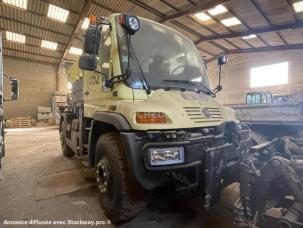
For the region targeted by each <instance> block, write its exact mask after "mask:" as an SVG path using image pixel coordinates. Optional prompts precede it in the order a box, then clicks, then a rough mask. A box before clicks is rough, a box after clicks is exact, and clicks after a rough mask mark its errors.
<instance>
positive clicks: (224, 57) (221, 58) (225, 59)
mask: <svg viewBox="0 0 303 228" xmlns="http://www.w3.org/2000/svg"><path fill="white" fill-rule="evenodd" d="M227 62H228V57H227V55H226V54H222V55H220V56H219V57H218V65H219V66H222V65H224V64H226V63H227Z"/></svg>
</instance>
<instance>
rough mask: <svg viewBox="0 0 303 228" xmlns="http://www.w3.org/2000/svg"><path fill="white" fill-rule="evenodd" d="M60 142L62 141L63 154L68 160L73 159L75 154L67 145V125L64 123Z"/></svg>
mask: <svg viewBox="0 0 303 228" xmlns="http://www.w3.org/2000/svg"><path fill="white" fill-rule="evenodd" d="M60 129H61V130H60V141H61V149H62V153H63V155H64V156H65V157H67V158H72V157H73V156H74V155H75V153H74V151H73V150H72V149H71V148H70V147H69V146H68V145H67V144H66V141H65V138H66V124H65V123H64V122H63V123H62V124H61V128H60Z"/></svg>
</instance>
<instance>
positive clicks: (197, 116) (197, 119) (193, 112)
mask: <svg viewBox="0 0 303 228" xmlns="http://www.w3.org/2000/svg"><path fill="white" fill-rule="evenodd" d="M206 108H207V110H208V113H209V114H210V116H209V118H207V117H206V116H205V115H204V113H203V111H202V110H203V108H201V107H183V109H184V111H185V112H186V114H187V116H188V117H189V119H191V120H192V121H193V122H194V123H203V122H209V121H220V120H222V118H223V116H222V113H221V111H220V109H218V108H210V107H206Z"/></svg>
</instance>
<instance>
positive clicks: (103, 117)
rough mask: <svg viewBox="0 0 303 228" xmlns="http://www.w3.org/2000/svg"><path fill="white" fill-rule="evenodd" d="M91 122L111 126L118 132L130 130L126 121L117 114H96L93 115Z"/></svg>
mask: <svg viewBox="0 0 303 228" xmlns="http://www.w3.org/2000/svg"><path fill="white" fill-rule="evenodd" d="M93 120H94V121H100V122H103V123H107V124H110V125H113V126H114V127H115V128H116V129H117V130H118V131H127V130H131V126H130V124H129V123H128V121H127V120H126V119H125V117H124V116H122V115H121V114H119V113H113V112H96V113H94V115H93Z"/></svg>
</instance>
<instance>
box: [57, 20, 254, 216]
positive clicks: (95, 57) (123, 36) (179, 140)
mask: <svg viewBox="0 0 303 228" xmlns="http://www.w3.org/2000/svg"><path fill="white" fill-rule="evenodd" d="M90 19H91V23H90V26H89V28H88V29H87V31H86V33H85V36H84V44H83V54H82V55H81V57H80V59H79V62H78V63H76V64H74V65H73V66H72V67H71V68H70V70H69V73H68V74H69V78H70V80H71V81H72V99H71V100H72V101H71V102H72V103H71V109H70V111H67V112H65V113H63V114H62V117H61V121H60V138H61V143H62V151H63V154H64V155H65V156H66V157H73V156H77V157H78V158H80V159H81V160H82V161H83V162H84V163H85V164H86V165H87V166H89V167H94V168H95V170H96V175H97V178H96V179H97V186H98V191H99V193H100V200H101V204H102V207H103V209H104V211H105V213H106V214H107V216H108V217H109V218H110V219H111V220H112V221H113V222H122V221H125V220H129V219H131V218H132V217H134V216H135V215H136V214H137V213H138V212H139V211H140V210H141V209H142V208H143V207H144V206H145V197H144V196H145V193H146V192H151V191H152V190H154V189H157V188H159V187H164V186H165V187H166V186H167V187H169V188H170V189H172V191H176V192H191V194H197V195H199V196H202V197H203V199H204V201H203V203H204V206H205V208H209V207H210V206H212V205H214V204H217V203H218V202H219V201H220V194H221V190H222V189H223V188H224V187H225V186H228V185H230V184H231V183H234V182H235V181H238V180H239V167H240V165H239V163H240V160H241V154H242V153H244V152H246V151H247V150H248V147H249V143H250V140H249V130H248V128H247V127H246V126H244V125H240V124H239V121H238V120H237V119H236V118H235V113H234V111H233V110H232V109H231V108H228V107H224V106H222V105H221V104H219V103H218V102H217V101H216V100H215V99H214V96H215V94H214V93H215V92H217V91H219V90H220V89H221V86H220V85H219V86H218V87H217V88H216V89H215V90H214V91H212V90H211V87H210V83H209V80H208V75H207V71H206V67H205V65H204V63H203V60H202V58H201V56H200V54H199V52H198V50H197V49H196V47H195V45H194V44H193V42H192V41H191V40H190V39H188V38H187V37H185V36H184V35H183V34H181V33H179V32H177V31H175V30H173V29H171V28H169V27H166V26H165V25H162V24H159V23H156V22H153V21H150V20H147V19H144V18H138V17H135V16H133V15H130V14H113V15H111V16H109V17H107V18H101V19H100V20H95V18H94V17H91V18H90ZM226 61H227V60H226V58H225V56H221V57H220V58H219V61H218V63H219V65H220V67H221V65H223V64H224V63H225V62H226ZM185 195H186V194H185Z"/></svg>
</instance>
